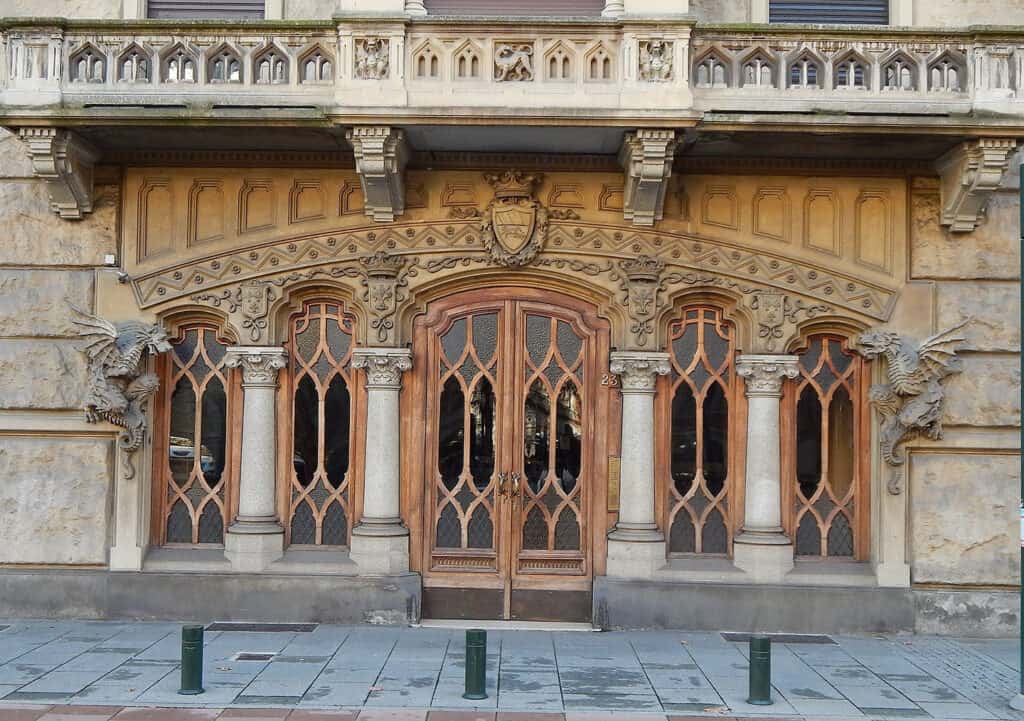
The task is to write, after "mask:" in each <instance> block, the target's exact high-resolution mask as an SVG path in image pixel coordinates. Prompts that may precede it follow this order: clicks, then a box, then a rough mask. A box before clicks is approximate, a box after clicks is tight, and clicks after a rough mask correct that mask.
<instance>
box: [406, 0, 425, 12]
mask: <svg viewBox="0 0 1024 721" xmlns="http://www.w3.org/2000/svg"><path fill="white" fill-rule="evenodd" d="M405 14H406V15H426V14H427V8H426V7H425V6H424V5H423V0H405Z"/></svg>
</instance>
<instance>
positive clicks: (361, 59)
mask: <svg viewBox="0 0 1024 721" xmlns="http://www.w3.org/2000/svg"><path fill="white" fill-rule="evenodd" d="M355 47H356V65H355V76H356V77H357V78H359V79H360V80H384V79H386V78H387V77H388V75H389V69H390V68H389V66H390V62H389V59H388V54H389V52H390V49H391V42H390V41H389V40H387V39H386V38H357V39H356V41H355Z"/></svg>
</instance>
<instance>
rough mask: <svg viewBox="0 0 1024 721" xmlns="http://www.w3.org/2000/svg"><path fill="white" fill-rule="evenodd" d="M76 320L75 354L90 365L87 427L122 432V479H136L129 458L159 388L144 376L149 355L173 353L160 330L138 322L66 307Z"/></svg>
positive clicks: (154, 380) (140, 438)
mask: <svg viewBox="0 0 1024 721" xmlns="http://www.w3.org/2000/svg"><path fill="white" fill-rule="evenodd" d="M68 305H70V306H71V309H72V310H73V311H74V312H75V313H76V315H78V318H76V319H75V324H76V325H77V326H78V328H79V331H78V334H79V336H81V338H82V343H81V344H80V345H79V346H78V349H79V350H80V351H82V352H83V353H85V355H86V357H87V358H88V361H89V390H88V394H87V395H86V398H85V418H86V420H87V421H89V423H96V422H98V421H108V422H110V423H113V424H114V425H117V426H120V427H121V428H123V429H124V430H122V431H121V435H120V437H119V438H118V441H119V443H120V446H121V450H122V451H123V452H124V454H125V474H124V475H125V478H127V479H131V478H134V477H135V466H134V464H133V463H132V455H133V454H134V453H135V451H137V450H138V449H139V448H140V447H141V446H142V442H143V440H144V439H145V437H146V408H147V406H148V405H149V399H150V398H151V397H152V396H153V394H154V393H156V390H157V388H158V387H159V386H160V382H159V381H158V380H157V377H156V374H154V373H144V372H143V362H144V360H145V358H146V356H147V355H148V354H153V355H156V354H159V353H165V352H167V351H169V350H170V349H171V344H170V343H169V342H168V340H167V332H166V331H165V330H164V329H163V328H161V327H160V326H159V325H151V324H148V323H143V322H142V321H137V320H126V321H120V322H118V323H111V322H109V321H106V320H103V319H102V318H98V317H96V316H94V315H92V314H91V313H88V312H86V311H84V310H82V309H81V308H79V307H77V306H75V305H74V304H72V303H71V302H68Z"/></svg>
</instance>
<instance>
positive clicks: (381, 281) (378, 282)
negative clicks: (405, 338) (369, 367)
mask: <svg viewBox="0 0 1024 721" xmlns="http://www.w3.org/2000/svg"><path fill="white" fill-rule="evenodd" d="M361 262H362V265H363V268H364V273H365V277H364V279H363V286H364V288H365V289H366V290H365V292H364V293H363V302H365V303H366V307H367V309H368V310H369V311H370V314H371V315H370V329H371V330H372V331H374V336H375V338H376V342H377V343H379V344H381V345H390V344H391V343H393V342H394V340H395V338H394V334H395V311H396V310H398V304H399V302H401V301H402V300H405V293H404V288H405V287H406V286H408V284H409V282H408V279H407V278H406V277H405V275H406V272H407V270H408V269H410V268H412V267H413V266H415V259H413V262H412V263H410V262H409V261H408V260H407V259H406V258H405V257H403V256H400V255H388V254H387V253H384V252H383V251H381V252H377V253H374V254H373V255H371V256H367V257H365V258H362V259H361Z"/></svg>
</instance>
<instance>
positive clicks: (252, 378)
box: [224, 346, 287, 572]
mask: <svg viewBox="0 0 1024 721" xmlns="http://www.w3.org/2000/svg"><path fill="white" fill-rule="evenodd" d="M224 365H225V366H227V367H228V368H241V369H242V391H243V394H244V395H243V401H242V467H241V474H240V476H241V478H240V482H239V489H238V517H237V518H236V519H235V522H234V523H232V524H231V526H230V528H228V532H227V534H225V538H224V555H225V556H227V558H228V560H229V561H230V562H231V565H232V567H234V568H235V570H238V571H243V572H259V571H263V570H265V569H266V568H267V566H269V565H270V564H271V563H273V562H274V561H276V560H277V559H279V558H280V557H281V556H282V555H284V529H283V528H282V527H281V524H280V523H279V522H278V518H277V452H276V451H277V448H276V446H277V419H276V414H275V409H276V406H277V372H278V371H279V370H280V369H282V368H284V367H285V366H286V365H287V359H286V355H285V351H284V349H283V348H281V347H279V346H235V347H232V348H228V352H227V357H226V359H225V361H224Z"/></svg>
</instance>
